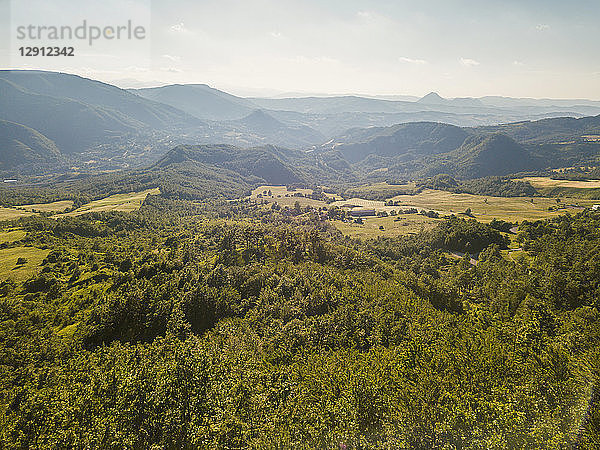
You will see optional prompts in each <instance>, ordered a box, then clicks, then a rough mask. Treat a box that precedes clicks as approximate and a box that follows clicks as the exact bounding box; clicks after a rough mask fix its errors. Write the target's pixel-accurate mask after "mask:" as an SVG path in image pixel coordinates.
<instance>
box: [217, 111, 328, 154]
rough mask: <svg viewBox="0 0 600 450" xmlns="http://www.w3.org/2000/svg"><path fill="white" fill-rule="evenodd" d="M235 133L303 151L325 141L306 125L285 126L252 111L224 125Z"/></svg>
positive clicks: (259, 112) (258, 112) (270, 117)
mask: <svg viewBox="0 0 600 450" xmlns="http://www.w3.org/2000/svg"><path fill="white" fill-rule="evenodd" d="M226 124H227V125H229V126H230V127H231V129H232V130H234V131H236V132H237V133H239V134H241V135H244V136H247V137H254V140H255V141H262V142H263V143H264V144H273V145H281V146H285V147H290V148H297V149H305V148H308V147H311V146H313V145H316V144H320V143H322V142H323V141H324V140H325V136H323V135H322V134H321V133H319V132H318V131H316V130H314V129H312V128H310V127H309V126H306V125H287V124H284V123H283V122H281V121H279V120H277V119H275V118H274V117H273V116H272V115H270V114H268V113H267V112H266V111H263V110H256V111H253V112H252V113H251V114H249V115H248V116H246V117H244V118H243V119H239V120H235V121H230V122H227V123H226Z"/></svg>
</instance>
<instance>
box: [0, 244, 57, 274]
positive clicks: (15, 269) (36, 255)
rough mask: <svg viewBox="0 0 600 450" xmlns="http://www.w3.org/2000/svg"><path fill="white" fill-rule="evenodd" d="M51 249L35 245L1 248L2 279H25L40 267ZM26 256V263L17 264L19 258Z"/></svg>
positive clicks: (0, 265)
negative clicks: (42, 248) (43, 248)
mask: <svg viewBox="0 0 600 450" xmlns="http://www.w3.org/2000/svg"><path fill="white" fill-rule="evenodd" d="M48 253H50V250H41V249H39V248H35V247H14V248H5V249H1V250H0V280H7V279H9V278H10V279H12V280H13V281H24V280H26V279H28V278H29V277H30V276H32V275H33V274H35V273H36V272H37V271H38V270H39V269H40V264H41V263H42V261H43V260H44V258H45V257H46V256H48ZM19 258H25V259H26V260H27V262H26V263H25V264H22V265H19V266H17V260H18V259H19Z"/></svg>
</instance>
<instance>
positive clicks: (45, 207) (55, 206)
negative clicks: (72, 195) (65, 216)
mask: <svg viewBox="0 0 600 450" xmlns="http://www.w3.org/2000/svg"><path fill="white" fill-rule="evenodd" d="M72 206H73V201H72V200H61V201H59V202H52V203H37V204H33V205H22V206H18V207H17V208H18V209H24V210H26V211H37V212H61V211H64V210H65V209H67V208H71V207H72Z"/></svg>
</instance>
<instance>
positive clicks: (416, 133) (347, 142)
mask: <svg viewBox="0 0 600 450" xmlns="http://www.w3.org/2000/svg"><path fill="white" fill-rule="evenodd" d="M467 136H469V133H468V132H467V131H465V130H464V129H463V128H459V127H456V126H453V125H447V124H442V123H435V122H417V123H407V124H401V125H395V126H393V127H386V128H366V129H354V130H349V131H348V132H347V133H346V134H344V135H342V136H339V137H337V138H335V139H334V140H333V141H331V142H329V143H327V144H325V145H324V147H325V148H333V149H335V150H337V151H338V152H339V153H340V154H341V155H343V156H344V158H346V159H347V160H348V161H350V162H358V161H361V160H363V159H365V158H366V157H367V156H369V155H377V156H383V157H394V158H404V159H409V158H415V157H421V156H426V155H432V154H438V153H446V152H449V151H452V150H454V149H456V148H458V147H459V146H460V145H461V144H462V143H463V142H464V141H465V139H466V138H467Z"/></svg>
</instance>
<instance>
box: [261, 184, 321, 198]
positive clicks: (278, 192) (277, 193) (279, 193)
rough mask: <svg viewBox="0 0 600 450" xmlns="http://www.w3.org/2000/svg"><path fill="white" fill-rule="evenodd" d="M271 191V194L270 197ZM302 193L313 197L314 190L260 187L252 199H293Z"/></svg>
mask: <svg viewBox="0 0 600 450" xmlns="http://www.w3.org/2000/svg"><path fill="white" fill-rule="evenodd" d="M269 191H271V194H270V195H269ZM296 193H300V194H303V195H312V193H313V190H312V189H293V190H288V188H287V186H259V187H257V188H256V189H254V190H253V191H252V194H251V195H250V198H258V196H259V195H260V196H261V197H263V198H267V199H268V198H280V197H281V198H285V196H286V195H287V196H289V197H292V196H293V195H294V194H296Z"/></svg>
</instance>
